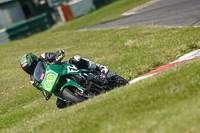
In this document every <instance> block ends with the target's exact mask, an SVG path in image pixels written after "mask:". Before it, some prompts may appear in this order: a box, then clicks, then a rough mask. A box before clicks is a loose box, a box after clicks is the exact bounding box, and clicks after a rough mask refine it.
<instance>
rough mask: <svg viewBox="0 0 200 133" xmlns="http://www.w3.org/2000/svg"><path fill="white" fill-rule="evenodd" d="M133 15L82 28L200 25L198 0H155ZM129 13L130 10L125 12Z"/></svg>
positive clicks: (199, 1) (134, 11) (199, 2)
mask: <svg viewBox="0 0 200 133" xmlns="http://www.w3.org/2000/svg"><path fill="white" fill-rule="evenodd" d="M132 11H133V13H132V14H133V15H130V16H128V17H125V18H121V19H117V20H114V21H110V22H106V23H102V24H98V25H94V26H90V27H86V28H83V29H102V28H117V27H132V26H139V25H154V26H169V27H177V26H195V27H199V26H200V0H155V2H153V3H152V4H149V5H148V4H147V5H146V6H144V7H143V6H142V7H141V8H137V9H136V10H134V9H133V10H132ZM127 13H129V14H131V11H129V12H127Z"/></svg>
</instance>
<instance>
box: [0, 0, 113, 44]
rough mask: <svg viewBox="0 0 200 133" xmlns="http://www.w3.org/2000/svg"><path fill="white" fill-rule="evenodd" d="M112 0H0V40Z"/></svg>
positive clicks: (45, 26) (40, 28) (65, 19)
mask: <svg viewBox="0 0 200 133" xmlns="http://www.w3.org/2000/svg"><path fill="white" fill-rule="evenodd" d="M113 1H116V0H0V44H3V43H6V42H9V41H11V40H16V39H21V38H24V37H28V36H30V35H32V34H35V33H38V32H41V31H44V30H46V29H48V28H50V27H52V26H53V25H55V24H58V23H66V22H68V21H70V20H72V19H75V18H78V17H80V16H82V15H85V14H87V13H89V12H91V11H94V10H96V9H99V8H101V7H102V6H104V5H107V4H109V3H111V2H113Z"/></svg>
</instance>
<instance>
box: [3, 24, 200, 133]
mask: <svg viewBox="0 0 200 133" xmlns="http://www.w3.org/2000/svg"><path fill="white" fill-rule="evenodd" d="M199 34H200V29H199V28H193V27H181V28H165V27H150V26H139V27H133V28H124V29H104V30H91V31H65V30H49V31H46V32H43V33H41V34H37V35H34V36H32V37H30V38H27V39H23V40H19V41H13V42H10V43H7V44H2V45H0V53H1V54H0V60H1V65H0V76H1V80H0V85H1V86H0V99H1V102H0V107H1V108H0V117H1V118H0V123H1V125H0V132H72V133H75V132H83V133H84V132H85V133H88V132H102V133H103V132H113V133H114V132H122V131H123V132H127V133H128V132H137V133H138V132H198V131H199V125H198V124H199V118H198V116H199V111H198V108H199V105H200V101H199V100H198V97H199V92H200V91H199V89H198V88H199V75H198V73H199V71H200V69H199V63H198V62H199V60H194V61H191V62H188V63H184V64H183V65H181V66H178V67H176V68H173V69H170V70H168V71H165V72H162V73H160V74H158V75H155V76H154V77H152V78H149V79H146V80H143V81H141V82H138V83H136V84H133V85H129V86H126V87H123V88H119V89H116V90H113V91H111V92H109V93H106V94H103V95H101V96H98V97H96V98H93V99H91V100H88V101H86V102H84V103H81V104H78V105H75V106H72V107H69V108H66V109H63V110H61V111H59V110H58V109H57V108H56V105H55V101H56V98H55V97H52V98H51V99H50V100H49V101H47V102H46V101H45V99H44V98H43V97H42V93H41V92H39V91H38V90H36V89H35V88H33V87H32V86H31V85H30V83H29V77H28V75H27V74H26V73H24V72H23V71H22V69H21V67H20V65H19V61H20V58H21V57H22V56H23V55H24V54H25V53H27V52H32V53H34V54H36V55H37V56H39V55H40V54H41V53H43V52H55V51H57V50H60V49H64V50H65V51H66V57H65V60H67V59H69V58H70V57H72V56H74V55H76V54H79V55H81V56H82V57H84V58H89V59H91V60H92V61H94V62H96V63H100V64H104V65H108V66H109V67H110V71H114V72H117V73H118V74H119V75H121V76H123V77H124V78H126V79H127V80H131V79H133V78H134V77H137V76H139V75H141V74H143V73H146V72H148V71H150V70H152V69H154V68H156V67H158V66H160V65H164V64H168V63H170V62H171V61H174V60H175V59H177V58H178V57H180V56H181V55H183V54H185V53H187V52H190V51H192V50H195V49H197V48H198V46H199V41H200V37H199Z"/></svg>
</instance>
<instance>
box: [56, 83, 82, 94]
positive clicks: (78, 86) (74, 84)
mask: <svg viewBox="0 0 200 133" xmlns="http://www.w3.org/2000/svg"><path fill="white" fill-rule="evenodd" d="M66 86H75V87H77V88H79V89H81V90H83V87H81V86H80V85H78V84H77V83H75V82H74V81H72V80H69V81H68V82H67V83H65V84H64V85H63V86H62V88H61V90H60V92H62V91H63V89H64V88H65V87H66Z"/></svg>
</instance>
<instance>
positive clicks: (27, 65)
mask: <svg viewBox="0 0 200 133" xmlns="http://www.w3.org/2000/svg"><path fill="white" fill-rule="evenodd" d="M37 63H38V58H37V56H36V55H34V54H32V53H28V54H25V55H24V56H23V57H22V58H21V61H20V65H21V67H22V69H23V70H24V71H25V72H26V73H28V74H29V75H33V72H34V70H35V67H36V65H37Z"/></svg>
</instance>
